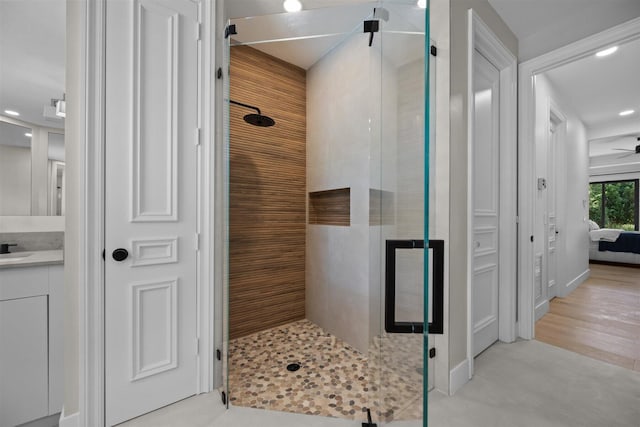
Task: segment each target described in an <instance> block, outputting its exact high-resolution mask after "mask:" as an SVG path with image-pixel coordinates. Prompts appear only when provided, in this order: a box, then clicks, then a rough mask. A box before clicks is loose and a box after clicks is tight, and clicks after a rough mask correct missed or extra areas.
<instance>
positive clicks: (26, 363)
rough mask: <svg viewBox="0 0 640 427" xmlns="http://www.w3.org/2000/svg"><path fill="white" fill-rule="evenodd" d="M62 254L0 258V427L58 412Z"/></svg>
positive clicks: (23, 253) (47, 252)
mask: <svg viewBox="0 0 640 427" xmlns="http://www.w3.org/2000/svg"><path fill="white" fill-rule="evenodd" d="M63 293H64V278H63V251H62V250H53V251H33V252H16V253H10V254H2V255H0V427H13V426H15V425H18V424H22V423H25V422H28V421H32V420H35V419H38V418H42V417H46V416H48V415H53V414H56V413H58V412H60V411H61V409H62V401H63V342H62V340H63V314H64V310H63Z"/></svg>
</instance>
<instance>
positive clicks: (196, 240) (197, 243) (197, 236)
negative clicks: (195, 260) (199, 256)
mask: <svg viewBox="0 0 640 427" xmlns="http://www.w3.org/2000/svg"><path fill="white" fill-rule="evenodd" d="M194 241H195V244H194V245H195V249H196V251H199V250H200V233H196V235H195V239H194Z"/></svg>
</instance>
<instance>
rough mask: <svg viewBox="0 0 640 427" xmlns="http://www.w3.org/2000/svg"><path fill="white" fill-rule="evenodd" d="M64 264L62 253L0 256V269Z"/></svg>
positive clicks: (34, 252)
mask: <svg viewBox="0 0 640 427" xmlns="http://www.w3.org/2000/svg"><path fill="white" fill-rule="evenodd" d="M56 264H64V254H63V251H62V250H61V249H60V250H56V251H30V252H12V253H10V254H0V269H3V268H14V267H33V266H39V265H56Z"/></svg>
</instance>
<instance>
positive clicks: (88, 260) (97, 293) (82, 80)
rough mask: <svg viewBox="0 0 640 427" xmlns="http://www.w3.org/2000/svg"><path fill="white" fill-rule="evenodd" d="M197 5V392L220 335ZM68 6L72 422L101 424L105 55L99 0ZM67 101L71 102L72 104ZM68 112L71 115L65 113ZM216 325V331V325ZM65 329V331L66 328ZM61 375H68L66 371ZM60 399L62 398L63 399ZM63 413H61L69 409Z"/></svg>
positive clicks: (206, 6)
mask: <svg viewBox="0 0 640 427" xmlns="http://www.w3.org/2000/svg"><path fill="white" fill-rule="evenodd" d="M192 1H194V2H195V3H197V4H198V5H199V15H200V18H201V19H200V20H201V23H202V24H201V25H202V38H201V42H200V43H201V47H200V53H199V58H200V59H199V61H200V64H199V75H200V79H201V88H202V90H201V94H202V95H201V98H200V99H199V100H198V102H199V104H200V123H201V129H202V140H201V144H200V155H199V159H198V165H199V168H200V171H199V178H198V180H199V184H198V185H199V190H198V207H197V209H198V232H199V233H200V235H201V241H200V251H199V252H198V261H197V273H196V275H197V287H198V288H197V298H198V303H197V304H198V305H197V331H198V336H199V339H200V356H199V360H198V374H197V376H198V384H197V391H198V393H206V392H210V391H212V390H213V388H214V386H216V385H217V384H216V382H215V380H214V376H213V372H214V370H216V369H218V367H217V366H215V362H214V357H213V355H214V350H213V349H214V345H215V342H217V341H218V340H221V338H220V337H219V333H218V329H220V330H221V328H214V318H213V316H214V313H216V310H214V306H215V303H216V301H214V286H213V276H214V266H213V265H212V263H211V262H206V260H208V259H213V250H214V201H213V193H212V192H213V183H212V177H213V174H214V173H215V171H214V170H213V167H214V165H215V163H214V152H213V151H214V150H213V147H214V144H213V141H214V137H215V131H214V126H213V119H212V118H213V117H214V116H215V114H216V112H217V110H216V105H215V102H214V100H215V96H214V91H215V87H216V85H215V77H214V76H213V73H212V70H213V68H214V64H215V58H216V54H217V52H216V51H215V50H214V49H215V48H216V44H215V42H214V41H213V40H212V35H213V34H214V23H215V17H216V10H215V9H216V8H215V5H212V4H211V2H203V1H201V0H192ZM75 4H76V8H75V9H74V10H73V13H75V15H74V16H75V18H77V21H78V26H77V27H78V28H76V29H75V30H74V31H73V32H72V33H70V34H71V37H75V39H74V40H73V41H74V42H75V43H78V44H80V46H77V47H76V46H74V47H75V51H74V53H76V52H78V53H79V54H80V55H79V57H78V58H75V59H77V64H72V65H73V67H71V68H72V70H73V73H74V74H75V75H74V77H76V79H75V82H76V83H75V84H74V86H73V89H74V90H72V91H69V92H72V93H73V94H74V95H75V96H74V97H73V101H72V100H70V103H71V104H70V106H69V109H70V111H69V115H68V116H67V125H68V126H69V125H71V126H73V131H75V132H76V134H77V139H75V143H76V144H77V147H75V150H76V151H75V152H74V154H77V156H78V157H77V166H76V170H78V171H79V172H78V173H77V177H78V178H79V181H80V182H78V183H77V188H78V191H79V194H78V196H77V202H78V203H77V205H76V206H75V207H72V209H70V211H74V212H77V216H78V218H77V223H78V226H77V228H76V229H77V231H78V233H79V235H78V238H77V248H74V249H75V250H74V252H77V253H78V254H79V257H78V264H79V265H78V266H77V269H74V270H73V271H71V272H70V273H67V274H68V275H71V276H74V278H75V280H74V281H75V282H77V283H78V289H77V291H78V297H77V298H78V318H77V321H78V329H77V333H78V390H77V391H78V402H77V404H78V412H79V424H80V425H84V426H96V427H101V426H104V425H105V403H104V399H105V382H104V367H105V348H104V338H105V334H104V327H105V324H104V315H105V313H104V302H105V301H104V286H105V281H104V262H103V259H102V250H103V248H104V223H105V221H104V209H105V206H104V194H105V193H104V186H105V175H104V173H105V170H104V161H105V130H106V124H105V120H104V117H105V56H106V46H105V41H106V30H107V29H106V0H84V1H82V2H77V3H75ZM74 103H75V108H74V106H73V105H72V104H74ZM73 114H75V117H74V116H73ZM73 208H75V210H74V209H73ZM220 333H221V332H220ZM71 334H73V332H71ZM65 378H69V375H68V374H67V375H66V376H65ZM65 403H67V402H65ZM73 415H74V414H70V415H69V416H73Z"/></svg>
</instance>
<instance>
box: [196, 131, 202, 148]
mask: <svg viewBox="0 0 640 427" xmlns="http://www.w3.org/2000/svg"><path fill="white" fill-rule="evenodd" d="M201 143H202V128H197V129H196V140H195V144H196V146H198V145H200V144H201Z"/></svg>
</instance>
